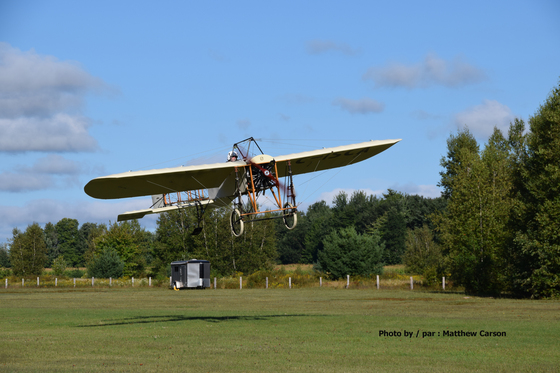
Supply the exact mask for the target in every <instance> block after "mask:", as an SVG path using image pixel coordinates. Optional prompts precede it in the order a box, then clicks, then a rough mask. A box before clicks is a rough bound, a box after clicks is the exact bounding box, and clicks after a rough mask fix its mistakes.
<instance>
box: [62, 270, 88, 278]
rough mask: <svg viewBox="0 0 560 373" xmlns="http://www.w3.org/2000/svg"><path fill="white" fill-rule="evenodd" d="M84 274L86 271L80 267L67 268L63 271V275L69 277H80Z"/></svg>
mask: <svg viewBox="0 0 560 373" xmlns="http://www.w3.org/2000/svg"><path fill="white" fill-rule="evenodd" d="M85 274H86V271H82V270H81V269H77V268H76V269H69V270H68V271H64V276H66V277H70V278H82V277H84V275H85Z"/></svg>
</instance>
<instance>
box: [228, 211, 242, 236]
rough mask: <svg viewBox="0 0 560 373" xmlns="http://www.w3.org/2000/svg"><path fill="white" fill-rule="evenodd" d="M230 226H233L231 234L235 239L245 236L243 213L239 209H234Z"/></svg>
mask: <svg viewBox="0 0 560 373" xmlns="http://www.w3.org/2000/svg"><path fill="white" fill-rule="evenodd" d="M229 224H230V226H231V233H233V235H234V236H235V237H239V236H241V235H242V234H243V226H244V224H243V219H242V218H241V213H240V212H239V210H238V209H233V211H232V212H231V216H230V218H229Z"/></svg>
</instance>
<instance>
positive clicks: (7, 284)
mask: <svg viewBox="0 0 560 373" xmlns="http://www.w3.org/2000/svg"><path fill="white" fill-rule="evenodd" d="M7 288H8V278H6V289H7Z"/></svg>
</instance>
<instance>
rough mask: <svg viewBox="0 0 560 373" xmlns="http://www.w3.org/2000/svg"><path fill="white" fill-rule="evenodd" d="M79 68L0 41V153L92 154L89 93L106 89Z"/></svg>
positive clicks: (93, 141) (105, 86)
mask: <svg viewBox="0 0 560 373" xmlns="http://www.w3.org/2000/svg"><path fill="white" fill-rule="evenodd" d="M108 89H109V88H108V86H107V84H105V83H104V82H103V81H102V80H101V79H98V78H95V77H93V76H91V75H90V74H89V73H87V72H86V71H84V70H83V69H82V68H81V67H80V66H79V65H77V64H76V63H73V62H68V61H59V60H58V59H56V58H55V57H52V56H47V55H39V54H37V53H35V51H33V50H30V51H28V52H23V51H20V50H19V49H17V48H13V47H12V46H10V45H9V44H7V43H2V42H0V152H27V151H47V152H48V151H58V152H76V151H92V150H95V149H96V148H97V141H96V140H95V139H94V138H93V137H92V136H91V135H90V134H89V133H88V127H89V124H90V120H88V119H87V118H85V117H84V116H83V115H81V114H80V112H81V110H82V108H83V104H84V97H85V95H86V94H87V93H89V92H101V91H106V90H108Z"/></svg>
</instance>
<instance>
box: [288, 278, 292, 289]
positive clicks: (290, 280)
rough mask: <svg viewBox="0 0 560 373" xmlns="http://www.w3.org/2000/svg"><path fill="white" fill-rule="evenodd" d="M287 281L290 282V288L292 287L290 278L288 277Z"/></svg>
mask: <svg viewBox="0 0 560 373" xmlns="http://www.w3.org/2000/svg"><path fill="white" fill-rule="evenodd" d="M288 281H289V282H290V289H291V288H292V278H291V277H288Z"/></svg>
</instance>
